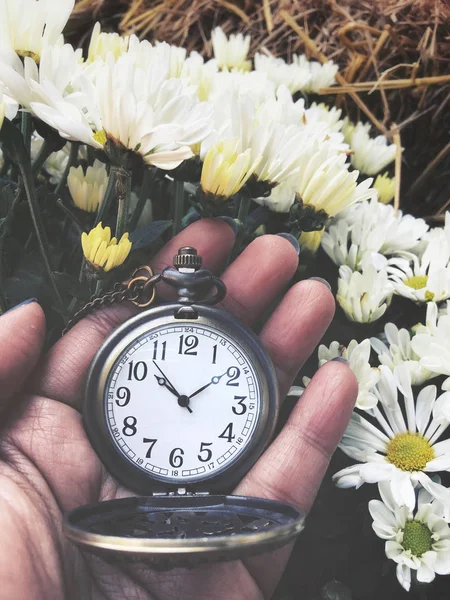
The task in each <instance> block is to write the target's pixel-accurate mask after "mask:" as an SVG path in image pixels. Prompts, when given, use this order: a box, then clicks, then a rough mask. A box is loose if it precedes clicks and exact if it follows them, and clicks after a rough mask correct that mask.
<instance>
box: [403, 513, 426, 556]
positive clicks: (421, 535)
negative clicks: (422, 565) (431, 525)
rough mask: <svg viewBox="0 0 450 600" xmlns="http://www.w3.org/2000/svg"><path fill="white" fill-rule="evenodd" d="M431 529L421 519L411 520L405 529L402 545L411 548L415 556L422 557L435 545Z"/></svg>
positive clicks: (407, 548)
mask: <svg viewBox="0 0 450 600" xmlns="http://www.w3.org/2000/svg"><path fill="white" fill-rule="evenodd" d="M431 535H432V534H431V531H430V530H429V529H428V527H427V526H426V525H425V524H424V523H420V521H409V522H408V523H406V525H405V528H404V530H403V542H402V546H403V548H404V549H405V550H410V551H411V554H412V555H413V556H417V558H420V557H421V556H422V554H425V552H428V551H429V550H431V548H432V547H433V541H432V537H431Z"/></svg>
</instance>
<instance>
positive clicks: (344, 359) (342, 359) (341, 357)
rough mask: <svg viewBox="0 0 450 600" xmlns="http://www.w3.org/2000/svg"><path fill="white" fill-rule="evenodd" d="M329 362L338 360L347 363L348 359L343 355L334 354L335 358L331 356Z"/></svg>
mask: <svg viewBox="0 0 450 600" xmlns="http://www.w3.org/2000/svg"><path fill="white" fill-rule="evenodd" d="M330 362H340V363H344V365H348V360H347V359H346V358H344V357H343V356H336V358H332V359H331V361H330Z"/></svg>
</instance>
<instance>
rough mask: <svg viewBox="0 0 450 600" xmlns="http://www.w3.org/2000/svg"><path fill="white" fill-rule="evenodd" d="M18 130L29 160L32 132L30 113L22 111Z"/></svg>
mask: <svg viewBox="0 0 450 600" xmlns="http://www.w3.org/2000/svg"><path fill="white" fill-rule="evenodd" d="M20 130H21V132H22V137H23V143H24V145H25V149H26V151H27V153H28V156H29V157H30V160H31V134H32V128H31V113H29V112H27V111H25V110H24V111H23V112H22V123H21V127H20Z"/></svg>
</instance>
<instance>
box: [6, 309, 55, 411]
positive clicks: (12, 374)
mask: <svg viewBox="0 0 450 600" xmlns="http://www.w3.org/2000/svg"><path fill="white" fill-rule="evenodd" d="M44 339H45V317H44V312H43V310H42V308H41V307H40V306H39V304H38V303H37V302H36V300H34V299H31V300H26V301H25V302H23V303H22V304H19V305H18V306H16V307H14V308H13V309H11V310H10V311H8V312H6V313H4V314H3V315H2V316H1V317H0V417H1V416H2V415H3V414H4V413H5V412H6V410H7V409H8V408H9V406H10V405H11V403H12V401H13V399H14V397H15V396H16V394H18V393H19V392H20V391H21V389H22V388H23V387H24V385H25V383H26V381H27V379H28V377H29V376H30V374H31V371H32V370H33V369H34V367H35V366H36V363H37V360H38V358H39V355H40V353H41V350H42V346H43V344H44Z"/></svg>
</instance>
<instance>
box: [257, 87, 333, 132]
mask: <svg viewBox="0 0 450 600" xmlns="http://www.w3.org/2000/svg"><path fill="white" fill-rule="evenodd" d="M306 113H307V111H306V109H305V100H304V99H303V98H299V99H298V100H296V101H295V102H294V99H293V97H292V94H291V92H290V91H289V90H288V88H287V87H286V86H285V85H280V86H278V88H276V90H275V93H272V90H270V94H268V96H267V98H265V99H264V100H263V101H262V102H261V103H260V104H259V106H258V107H257V119H258V121H259V122H260V123H269V122H271V121H275V122H277V123H282V124H283V125H299V126H301V127H304V126H305V125H306ZM320 116H322V115H321V114H320ZM313 117H315V119H313ZM311 120H314V124H316V123H317V122H320V117H319V113H318V112H316V113H314V114H312V115H311ZM321 126H322V128H323V129H324V126H323V123H321Z"/></svg>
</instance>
